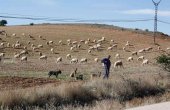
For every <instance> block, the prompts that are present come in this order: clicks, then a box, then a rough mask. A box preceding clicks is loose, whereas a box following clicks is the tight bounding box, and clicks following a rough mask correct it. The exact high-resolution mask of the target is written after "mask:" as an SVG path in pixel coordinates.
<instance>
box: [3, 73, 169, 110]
mask: <svg viewBox="0 0 170 110" xmlns="http://www.w3.org/2000/svg"><path fill="white" fill-rule="evenodd" d="M167 85H168V83H167V82H166V81H165V82H164V80H162V79H161V78H159V77H157V80H155V78H154V77H153V76H152V75H150V76H142V77H141V76H136V77H133V76H132V77H129V76H125V75H119V76H117V77H115V78H114V79H109V80H101V79H96V80H93V81H87V82H72V83H63V84H61V85H59V86H56V85H52V84H50V85H46V86H44V87H41V88H40V87H35V88H27V89H18V90H11V91H1V92H0V106H1V109H65V110H67V108H70V109H69V110H71V108H72V109H75V108H76V109H81V108H82V107H83V109H84V110H86V109H90V108H91V109H90V110H100V109H97V108H100V107H105V108H103V109H102V110H109V108H110V109H113V108H114V107H120V109H121V108H123V107H124V106H125V103H126V102H129V101H132V100H134V99H136V98H145V97H155V96H161V95H163V94H164V93H165V92H166V90H167V89H169V88H168V86H167ZM107 100H111V101H107ZM165 100H169V99H168V98H167V99H165ZM102 104H103V106H102ZM104 105H108V106H104ZM129 105H130V104H129Z"/></svg>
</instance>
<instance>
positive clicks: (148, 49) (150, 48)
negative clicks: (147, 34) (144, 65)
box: [145, 47, 153, 51]
mask: <svg viewBox="0 0 170 110" xmlns="http://www.w3.org/2000/svg"><path fill="white" fill-rule="evenodd" d="M152 49H153V48H152V47H148V48H145V51H150V50H152Z"/></svg>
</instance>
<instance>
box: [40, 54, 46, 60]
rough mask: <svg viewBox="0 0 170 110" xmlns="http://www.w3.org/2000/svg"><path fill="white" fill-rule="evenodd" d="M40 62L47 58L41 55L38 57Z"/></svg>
mask: <svg viewBox="0 0 170 110" xmlns="http://www.w3.org/2000/svg"><path fill="white" fill-rule="evenodd" d="M39 59H40V60H47V56H46V55H42V56H40V57H39Z"/></svg>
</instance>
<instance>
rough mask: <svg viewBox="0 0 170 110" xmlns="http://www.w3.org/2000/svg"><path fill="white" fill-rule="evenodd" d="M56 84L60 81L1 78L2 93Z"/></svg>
mask: <svg viewBox="0 0 170 110" xmlns="http://www.w3.org/2000/svg"><path fill="white" fill-rule="evenodd" d="M50 83H56V84H59V83H60V81H58V80H55V79H48V78H24V77H16V76H15V77H0V88H1V89H0V91H1V90H9V89H18V88H28V87H34V86H41V85H45V84H50Z"/></svg>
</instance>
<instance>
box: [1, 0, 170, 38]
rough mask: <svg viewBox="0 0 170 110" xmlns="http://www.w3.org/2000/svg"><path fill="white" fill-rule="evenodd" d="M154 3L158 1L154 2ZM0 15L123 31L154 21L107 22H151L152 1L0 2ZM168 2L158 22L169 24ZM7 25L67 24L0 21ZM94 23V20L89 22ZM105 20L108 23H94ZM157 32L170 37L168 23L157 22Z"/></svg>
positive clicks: (146, 26) (161, 8) (151, 26)
mask: <svg viewBox="0 0 170 110" xmlns="http://www.w3.org/2000/svg"><path fill="white" fill-rule="evenodd" d="M154 1H155V2H158V1H159V0H154ZM0 3H1V6H0V16H6V15H8V16H21V15H22V16H26V17H48V18H56V19H75V20H91V21H88V22H87V23H100V24H109V25H115V26H120V27H125V28H139V29H149V30H151V31H153V29H154V21H153V20H151V21H145V22H111V20H137V19H154V9H155V7H154V5H153V3H152V0H0ZM169 18H170V0H162V1H161V3H160V5H159V11H158V19H159V20H161V21H165V22H169V23H170V19H169ZM0 19H5V20H7V21H8V25H23V24H29V23H32V22H33V23H63V22H64V23H68V22H65V21H43V20H25V19H11V18H10V19H9V18H0ZM93 20H94V21H93ZM97 20H108V21H97ZM158 31H160V32H164V33H166V34H169V35H170V24H166V23H161V22H158Z"/></svg>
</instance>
